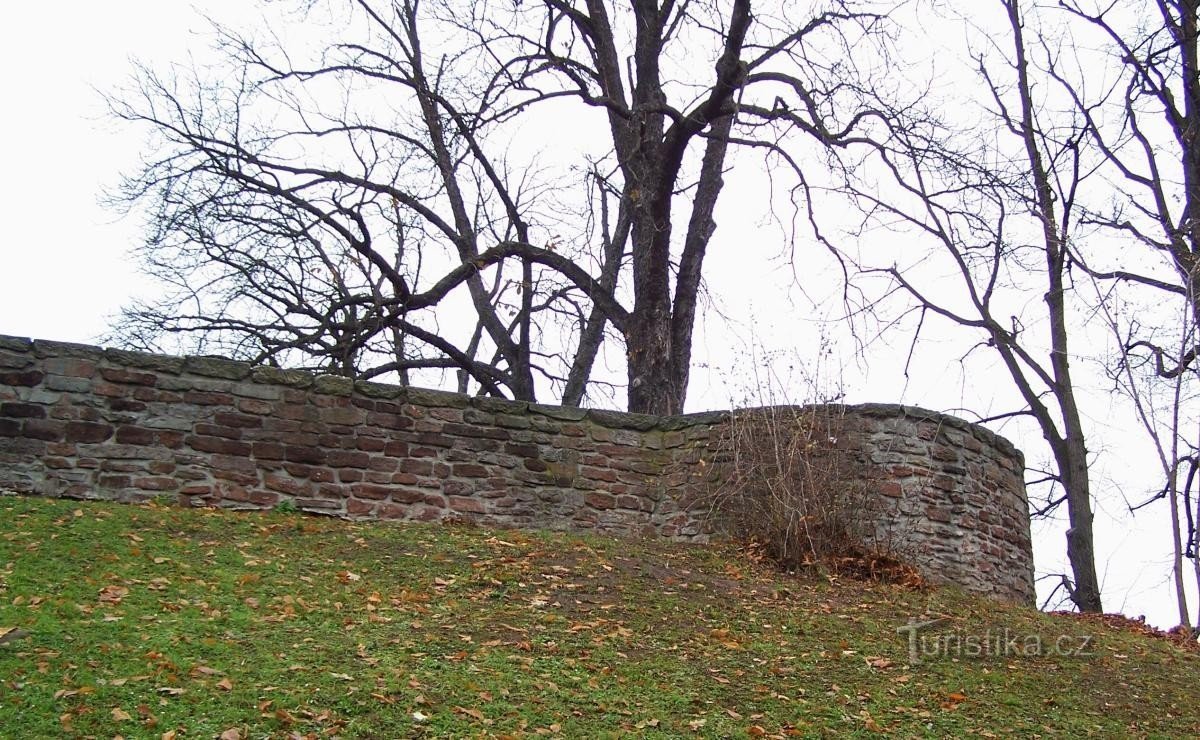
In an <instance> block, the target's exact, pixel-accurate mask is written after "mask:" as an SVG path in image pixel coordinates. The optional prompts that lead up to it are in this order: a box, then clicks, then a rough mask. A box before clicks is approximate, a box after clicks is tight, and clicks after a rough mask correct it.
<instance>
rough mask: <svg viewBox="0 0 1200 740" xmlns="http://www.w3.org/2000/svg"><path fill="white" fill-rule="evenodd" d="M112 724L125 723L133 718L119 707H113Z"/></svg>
mask: <svg viewBox="0 0 1200 740" xmlns="http://www.w3.org/2000/svg"><path fill="white" fill-rule="evenodd" d="M112 718H113V722H127V721H129V720H131V719H133V716H132V715H130V714H129V712H126V711H125V710H124V709H121V708H120V707H115V708H113V710H112Z"/></svg>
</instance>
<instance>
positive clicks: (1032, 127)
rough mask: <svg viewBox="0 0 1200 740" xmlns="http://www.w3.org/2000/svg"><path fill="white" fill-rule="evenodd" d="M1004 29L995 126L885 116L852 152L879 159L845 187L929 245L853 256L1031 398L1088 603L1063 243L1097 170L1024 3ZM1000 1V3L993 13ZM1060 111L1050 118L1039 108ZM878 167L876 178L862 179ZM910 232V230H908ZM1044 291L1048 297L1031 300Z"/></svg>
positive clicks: (1013, 6) (890, 226) (999, 40)
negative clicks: (1046, 83)
mask: <svg viewBox="0 0 1200 740" xmlns="http://www.w3.org/2000/svg"><path fill="white" fill-rule="evenodd" d="M997 3H998V8H999V9H1000V10H1001V11H1002V13H1003V19H1004V22H1005V23H1006V25H1007V28H1006V29H1005V30H1006V31H1007V32H1008V33H1007V36H1000V35H998V34H996V33H995V31H994V30H992V29H989V31H990V39H991V40H990V41H989V42H988V43H990V44H991V45H992V46H991V48H990V49H989V50H987V51H986V52H984V53H980V54H979V55H978V56H977V57H976V62H977V69H976V73H977V79H978V81H979V83H980V85H981V88H980V89H982V90H984V91H986V93H987V95H988V99H987V100H985V101H982V102H981V107H983V108H985V111H984V114H983V115H984V118H985V120H986V124H981V123H979V122H978V121H976V120H971V116H970V115H969V114H964V118H965V119H966V120H967V121H970V123H969V124H968V125H971V127H972V128H971V129H970V130H968V129H965V128H964V127H963V126H962V125H961V124H959V123H956V122H955V121H954V120H952V119H953V117H954V116H955V115H956V114H958V113H959V111H958V110H947V111H943V112H942V114H941V116H940V118H935V117H934V116H933V115H932V114H930V113H929V112H928V111H925V112H924V113H922V112H921V111H920V109H914V110H908V111H903V110H897V111H892V112H891V113H889V115H888V120H889V121H890V122H891V125H890V127H889V128H888V129H887V130H886V131H885V132H883V134H882V135H880V136H878V137H876V138H875V139H874V140H873V141H871V142H866V143H863V144H862V145H860V146H857V147H856V149H858V150H861V151H864V152H865V153H864V154H863V157H864V158H865V159H866V161H867V162H868V163H869V164H871V165H872V166H871V167H870V168H859V169H857V170H854V171H851V172H850V173H848V174H847V176H846V178H845V180H844V182H843V183H842V185H841V186H840V190H841V192H842V193H844V194H847V195H849V196H850V197H851V198H852V199H853V200H854V201H855V202H856V203H857V204H858V206H859V207H860V208H861V209H862V212H863V213H864V214H865V215H866V218H867V223H868V224H870V225H875V226H880V227H883V228H886V229H887V230H888V231H890V232H893V233H896V232H900V233H902V234H904V235H905V236H907V237H911V238H912V239H914V240H916V241H917V243H919V244H921V245H924V246H922V247H921V249H922V250H926V249H927V250H928V251H921V252H920V255H919V256H918V257H916V258H912V257H906V256H905V255H903V254H896V253H894V252H892V253H887V254H885V255H884V259H888V258H891V259H893V260H894V262H893V263H892V264H890V265H887V264H879V263H878V262H874V261H872V260H874V259H876V258H875V257H873V252H874V253H878V252H879V250H868V249H860V251H859V255H857V256H855V259H856V260H857V264H858V267H859V269H860V270H861V275H862V277H863V278H865V279H870V278H871V277H876V278H883V279H884V281H883V284H884V285H886V286H887V287H886V295H890V296H893V297H896V298H903V299H904V302H905V304H906V305H910V306H912V308H911V309H910V310H912V311H915V312H916V313H917V315H918V316H919V321H918V324H917V328H916V336H915V337H914V339H913V341H914V347H915V346H916V343H917V342H918V341H919V338H920V335H921V332H922V331H924V330H926V329H927V326H928V325H930V324H936V323H937V322H949V323H950V324H952V325H955V326H957V327H960V328H962V329H966V330H969V331H971V332H974V333H976V335H977V336H979V337H980V340H979V343H978V344H977V345H975V348H974V349H973V350H972V351H975V350H976V349H984V350H987V351H990V352H994V353H995V357H996V358H997V359H998V360H999V361H1000V363H1001V365H1002V366H1003V368H1004V369H1005V371H1006V372H1007V374H1008V376H1009V378H1010V379H1011V381H1012V383H1013V387H1014V388H1015V390H1016V391H1017V393H1018V395H1019V397H1020V398H1021V401H1022V402H1023V404H1024V406H1023V408H1022V409H1020V410H1018V411H1016V412H1014V413H1013V414H1008V416H1013V415H1024V416H1029V417H1032V418H1033V419H1034V420H1035V421H1036V423H1037V425H1038V428H1039V430H1040V431H1041V434H1042V436H1043V437H1044V438H1045V440H1046V442H1047V444H1048V446H1049V448H1050V452H1051V456H1052V459H1053V462H1054V469H1053V470H1052V471H1051V472H1050V473H1049V474H1048V478H1049V479H1050V480H1051V481H1052V482H1053V483H1054V487H1053V489H1052V493H1051V495H1050V496H1049V497H1048V499H1049V500H1048V501H1047V505H1046V506H1045V507H1042V509H1041V511H1042V512H1045V511H1048V510H1049V509H1050V508H1053V507H1055V506H1058V505H1060V504H1065V505H1066V509H1067V513H1068V517H1069V522H1070V524H1069V528H1068V530H1067V535H1066V539H1067V543H1066V544H1067V548H1066V549H1067V557H1068V560H1069V561H1070V566H1071V571H1072V578H1071V579H1070V581H1069V582H1067V583H1068V586H1069V595H1070V598H1071V599H1072V601H1073V602H1074V603H1075V605H1076V606H1077V607H1078V608H1079V609H1080V610H1082V611H1089V612H1098V611H1100V610H1101V597H1100V584H1099V580H1098V578H1097V575H1096V567H1095V550H1094V541H1093V530H1092V519H1093V513H1092V493H1091V480H1090V475H1089V470H1088V448H1087V442H1086V429H1085V425H1084V423H1083V420H1082V417H1081V414H1080V409H1079V401H1078V393H1077V390H1076V384H1075V380H1074V377H1073V371H1072V365H1071V357H1072V353H1071V331H1070V328H1071V320H1072V319H1071V309H1070V307H1069V305H1068V295H1069V293H1070V290H1071V288H1070V285H1069V268H1070V261H1069V258H1068V250H1067V243H1068V241H1069V240H1070V239H1071V237H1072V235H1073V234H1074V229H1075V227H1076V221H1075V219H1076V218H1077V194H1078V190H1079V188H1080V187H1081V186H1082V185H1083V184H1084V183H1085V181H1086V180H1087V179H1088V177H1089V175H1090V174H1091V165H1090V163H1089V161H1088V159H1087V157H1086V152H1084V151H1082V150H1081V148H1080V146H1079V143H1080V140H1081V138H1083V137H1084V135H1085V127H1084V124H1083V122H1082V121H1080V120H1076V119H1073V118H1072V117H1071V116H1070V115H1066V116H1059V115H1056V114H1055V112H1053V111H1048V110H1046V109H1045V108H1044V107H1043V101H1042V100H1040V99H1038V98H1036V97H1035V95H1037V94H1038V93H1035V89H1037V88H1038V85H1040V84H1042V81H1043V78H1044V77H1045V76H1046V75H1045V74H1041V75H1039V76H1038V79H1037V81H1036V82H1035V80H1034V77H1033V75H1034V73H1035V71H1036V70H1037V67H1035V64H1034V61H1033V59H1031V57H1032V56H1033V55H1035V54H1036V55H1038V57H1039V59H1038V65H1040V67H1041V69H1043V70H1044V69H1045V68H1046V67H1047V66H1051V65H1053V64H1054V63H1055V58H1054V56H1053V55H1051V54H1047V53H1046V51H1047V48H1046V47H1043V46H1041V43H1040V39H1039V38H1037V37H1034V38H1032V39H1030V38H1027V37H1026V27H1025V22H1024V19H1023V18H1022V17H1021V13H1020V10H1019V5H1018V0H997ZM995 7H997V6H993V8H995ZM1043 115H1045V116H1047V118H1053V119H1054V120H1053V124H1052V125H1051V123H1050V122H1049V121H1044V120H1042V116H1043ZM858 172H869V173H870V177H871V179H869V180H868V179H865V178H864V177H860V176H856V173H858ZM902 238H903V237H902ZM1035 291H1036V292H1040V293H1041V294H1042V296H1043V301H1042V302H1041V304H1040V305H1038V304H1037V303H1035V302H1032V301H1030V300H1028V297H1029V295H1030V294H1032V293H1034V292H1035Z"/></svg>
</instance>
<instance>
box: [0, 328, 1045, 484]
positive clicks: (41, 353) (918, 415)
mask: <svg viewBox="0 0 1200 740" xmlns="http://www.w3.org/2000/svg"><path fill="white" fill-rule="evenodd" d="M0 351H9V352H20V353H25V354H32V355H33V356H34V357H36V358H38V359H48V358H54V357H70V358H76V359H82V360H91V361H96V362H100V361H104V362H109V363H112V364H114V365H121V366H124V367H130V368H138V369H143V370H151V371H155V372H159V373H164V374H168V375H198V376H202V377H206V378H213V379H217V380H226V381H231V382H238V381H241V382H252V383H260V384H264V385H282V386H287V387H290V388H296V389H306V390H311V391H313V392H316V393H324V394H329V395H340V396H350V395H353V394H358V395H361V396H364V397H367V398H373V399H380V400H392V401H397V402H400V403H409V404H413V405H416V406H440V407H449V408H459V409H465V408H475V409H478V410H480V411H487V412H492V413H500V414H516V415H520V414H537V415H540V416H545V417H549V418H552V419H556V420H559V421H584V420H588V421H591V422H593V423H595V424H598V425H600V426H603V427H608V428H610V429H628V430H634V431H643V432H647V431H661V432H672V431H683V430H686V429H690V428H693V427H698V426H711V425H714V424H719V423H721V422H723V421H725V420H726V419H728V418H729V416H730V414H732V413H753V412H755V411H762V410H763V409H739V410H737V411H736V412H732V411H702V412H698V413H691V414H681V415H677V416H652V415H649V414H636V413H630V412H626V411H611V410H607V409H590V408H575V407H570V406H556V405H553V404H543V403H534V402H530V401H516V400H511V399H506V398H494V397H490V396H471V395H467V394H462V393H455V392H451V391H442V390H434V389H430V388H418V387H415V386H399V385H391V384H387V383H376V382H373V381H364V380H353V379H351V378H346V377H342V376H335V375H322V374H319V373H313V372H310V371H307V370H287V369H282V368H276V367H268V366H262V365H253V364H251V363H249V362H243V361H240V360H230V359H226V358H223V357H213V356H208V355H202V356H197V355H189V356H184V357H177V356H173V355H159V354H151V353H147V352H138V351H133V350H123V349H114V348H106V347H97V346H93V345H89V344H79V343H74V342H59V341H52V340H48V339H30V338H27V337H16V336H9V335H4V334H0ZM774 408H776V409H778V408H794V409H795V410H797V411H821V410H828V411H832V412H834V413H846V412H849V411H853V413H854V414H855V415H858V416H869V417H876V418H893V417H894V418H901V419H909V420H913V421H916V422H925V421H928V422H934V423H936V424H938V425H939V426H945V427H949V428H951V429H956V430H959V431H962V432H965V433H967V434H970V435H972V436H974V437H975V438H976V439H978V440H979V441H980V442H982V443H984V444H987V445H990V446H992V447H995V448H997V449H998V450H999V451H1000V452H1002V453H1004V454H1006V455H1009V456H1012V457H1014V458H1017V459H1018V460H1019V461H1020V462H1021V463H1022V464H1023V463H1024V456H1023V455H1022V454H1021V452H1020V451H1019V450H1018V449H1017V448H1016V447H1015V446H1014V445H1013V444H1012V442H1010V441H1009V440H1008V439H1006V438H1005V437H1003V436H1001V435H999V434H997V433H996V432H993V431H992V430H990V429H988V428H986V427H984V426H981V425H979V424H975V423H972V422H969V421H966V420H965V419H961V418H959V417H957V416H953V415H951V414H946V413H943V412H940V411H931V410H929V409H924V408H920V407H917V406H907V405H903V404H894V403H863V404H817V405H808V406H794V407H774Z"/></svg>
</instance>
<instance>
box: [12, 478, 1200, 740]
mask: <svg viewBox="0 0 1200 740" xmlns="http://www.w3.org/2000/svg"><path fill="white" fill-rule="evenodd" d="M922 615H927V616H942V617H946V618H947V620H948V621H947V622H945V623H944V625H943V626H942V627H940V628H939V629H943V630H951V631H955V630H957V631H959V632H963V633H970V634H983V631H984V630H986V629H988V628H990V629H992V631H993V633H995V632H996V631H997V630H1002V629H1004V628H1007V629H1009V630H1010V632H1011V633H1013V634H1022V635H1023V634H1027V633H1036V634H1041V635H1043V636H1046V637H1049V638H1053V637H1054V636H1056V635H1059V634H1068V635H1083V634H1094V635H1096V638H1097V640H1096V645H1095V649H1094V655H1091V656H1088V657H1023V656H1022V657H1011V656H1010V657H988V658H962V659H960V660H952V659H949V658H944V657H942V658H933V659H927V660H924V661H922V662H921V663H920V664H918V665H908V657H907V646H906V642H905V640H904V638H903V637H902V636H900V635H897V634H896V632H895V630H896V627H897V626H899V625H902V624H904V623H905V622H906V621H907V620H908V619H909V618H911V617H921V616H922ZM12 627H20V628H22V629H24V630H27V631H28V632H29V635H28V636H27V637H25V638H22V639H18V640H12V641H10V642H8V643H7V644H0V737H61V736H64V735H66V736H96V737H104V738H108V737H113V736H116V735H123V736H125V737H153V738H159V737H162V736H164V734H165V736H166V737H168V738H170V737H176V738H185V737H186V738H210V737H215V736H218V735H221V734H222V733H226V734H225V737H227V738H228V737H263V736H268V735H269V736H278V737H286V736H288V735H289V734H290V733H296V734H299V735H301V736H303V735H307V734H312V735H313V736H321V737H325V736H329V735H334V734H337V735H340V736H343V737H423V736H437V737H468V736H488V737H491V736H498V737H505V736H507V737H526V736H536V735H559V734H561V735H562V736H566V737H604V736H618V735H624V734H634V735H638V736H645V737H655V736H657V737H678V736H696V735H699V736H706V737H731V736H740V737H745V736H747V735H749V736H767V737H771V736H824V735H833V734H837V735H839V736H840V735H844V734H850V733H861V734H863V735H871V734H875V733H878V732H881V731H882V732H890V733H895V734H898V735H901V736H911V735H929V736H943V735H967V734H973V733H974V734H980V735H984V736H988V737H990V736H994V735H995V736H1003V735H1009V734H1013V735H1020V736H1031V735H1038V734H1042V735H1048V736H1066V735H1087V734H1097V735H1109V736H1111V735H1128V734H1133V735H1150V736H1155V735H1159V736H1184V735H1195V734H1197V733H1200V714H1198V712H1200V710H1197V709H1196V705H1195V688H1196V686H1198V685H1200V657H1198V656H1197V654H1196V653H1195V652H1191V651H1185V650H1181V649H1180V648H1178V647H1176V646H1174V645H1172V644H1170V643H1169V642H1167V641H1165V640H1161V639H1152V638H1150V637H1146V636H1144V635H1141V634H1136V633H1135V632H1131V631H1128V630H1125V631H1122V630H1119V629H1115V628H1112V627H1109V626H1106V625H1104V624H1101V623H1093V622H1084V621H1081V620H1077V619H1072V618H1067V617H1054V616H1049V615H1044V614H1038V613H1036V612H1033V611H1032V610H1027V609H1019V608H1014V607H1007V606H1002V605H998V604H995V603H991V602H986V601H980V600H978V599H975V598H973V597H969V596H966V595H963V594H961V593H959V592H956V591H953V590H931V591H924V592H918V591H911V590H904V589H900V588H896V587H886V586H879V585H864V584H861V583H853V582H843V583H837V582H835V583H830V582H827V581H813V580H801V579H797V578H795V577H785V576H779V575H774V574H771V573H770V572H768V571H766V570H764V569H760V568H757V567H756V566H754V565H753V564H750V563H748V562H746V561H745V560H744V559H743V558H739V557H738V556H737V555H736V554H731V553H728V552H721V551H719V550H717V549H712V548H687V547H679V546H669V545H663V544H654V543H630V542H624V541H615V540H608V539H600V538H589V537H578V536H572V535H559V534H530V533H521V532H513V531H489V530H486V529H480V528H471V527H454V526H449V527H448V526H413V525H393V524H348V523H345V522H339V521H330V520H320V519H313V518H304V517H300V516H296V515H287V514H271V515H257V514H235V513H228V512H215V511H185V510H180V509H173V508H165V507H155V506H149V507H132V506H118V505H108V504H98V503H87V504H80V503H77V502H63V501H48V500H36V499H24V498H0V633H2V632H3V631H4V629H5V628H12ZM172 732H174V733H175V734H174V735H173V736H172V735H171V733H172Z"/></svg>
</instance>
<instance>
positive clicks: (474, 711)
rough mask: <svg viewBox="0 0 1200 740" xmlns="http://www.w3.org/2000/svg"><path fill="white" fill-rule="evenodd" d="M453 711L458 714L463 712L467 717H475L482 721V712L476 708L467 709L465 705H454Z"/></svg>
mask: <svg viewBox="0 0 1200 740" xmlns="http://www.w3.org/2000/svg"><path fill="white" fill-rule="evenodd" d="M454 711H456V712H458V713H459V714H465V715H467V716H468V717H471V718H472V719H477V720H481V721H482V720H483V718H484V717H483V712H481V711H479V710H478V709H467V708H466V707H455V708H454Z"/></svg>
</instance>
